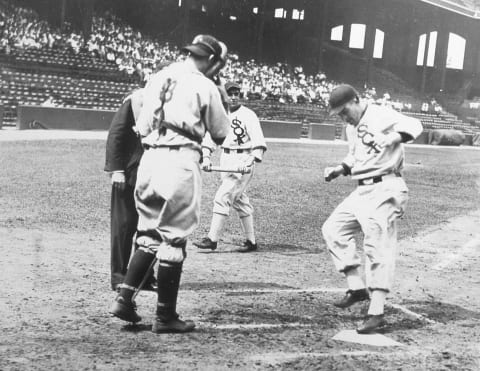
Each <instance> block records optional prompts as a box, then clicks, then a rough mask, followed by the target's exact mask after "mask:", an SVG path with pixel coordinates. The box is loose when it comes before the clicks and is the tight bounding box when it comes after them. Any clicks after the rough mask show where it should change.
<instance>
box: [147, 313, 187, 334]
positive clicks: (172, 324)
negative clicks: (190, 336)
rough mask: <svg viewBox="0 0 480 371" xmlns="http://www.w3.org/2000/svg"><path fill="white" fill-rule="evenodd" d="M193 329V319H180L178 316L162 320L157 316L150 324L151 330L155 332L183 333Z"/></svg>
mask: <svg viewBox="0 0 480 371" xmlns="http://www.w3.org/2000/svg"><path fill="white" fill-rule="evenodd" d="M194 329H195V323H193V321H182V320H181V319H179V318H173V319H171V320H169V321H163V320H161V319H160V318H158V317H157V318H156V319H155V321H153V326H152V332H154V333H155V334H167V333H184V332H191V331H193V330H194Z"/></svg>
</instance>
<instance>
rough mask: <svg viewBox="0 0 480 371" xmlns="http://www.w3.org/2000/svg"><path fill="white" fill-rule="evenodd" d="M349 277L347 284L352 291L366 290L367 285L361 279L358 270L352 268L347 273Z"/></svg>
mask: <svg viewBox="0 0 480 371" xmlns="http://www.w3.org/2000/svg"><path fill="white" fill-rule="evenodd" d="M345 276H346V277H347V284H348V288H349V289H350V290H362V289H364V288H365V283H364V282H363V280H362V277H360V273H359V272H358V268H352V269H350V270H348V271H347V273H345Z"/></svg>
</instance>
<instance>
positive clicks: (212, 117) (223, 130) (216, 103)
mask: <svg viewBox="0 0 480 371" xmlns="http://www.w3.org/2000/svg"><path fill="white" fill-rule="evenodd" d="M209 83H210V85H211V88H210V89H209V97H208V101H207V102H206V104H205V106H204V110H203V111H204V116H203V117H204V122H205V126H206V129H207V131H208V132H209V133H210V137H211V139H212V141H213V142H214V143H215V144H217V145H220V144H222V143H223V141H224V140H225V137H226V136H227V134H228V131H229V129H230V121H229V119H228V116H227V112H226V111H225V109H224V108H223V105H222V101H221V98H220V93H219V92H218V89H217V88H216V86H215V85H214V84H213V82H211V81H209Z"/></svg>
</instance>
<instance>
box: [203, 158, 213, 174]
mask: <svg viewBox="0 0 480 371" xmlns="http://www.w3.org/2000/svg"><path fill="white" fill-rule="evenodd" d="M202 170H203V171H212V161H210V157H204V158H203V161H202Z"/></svg>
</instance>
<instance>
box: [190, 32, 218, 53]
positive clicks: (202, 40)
mask: <svg viewBox="0 0 480 371" xmlns="http://www.w3.org/2000/svg"><path fill="white" fill-rule="evenodd" d="M182 50H183V51H189V52H190V53H192V54H194V55H197V56H199V57H208V56H210V55H214V56H215V57H220V56H221V55H222V47H221V46H220V43H219V41H218V40H217V39H216V38H215V37H213V36H211V35H197V36H195V38H194V39H193V41H192V43H191V44H190V45H187V46H184V47H183V48H182Z"/></svg>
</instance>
